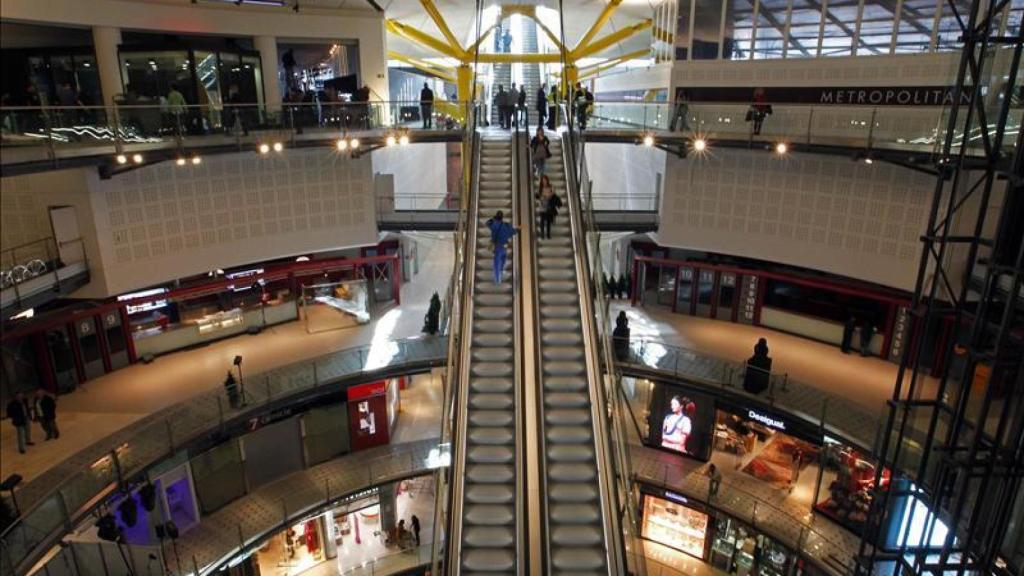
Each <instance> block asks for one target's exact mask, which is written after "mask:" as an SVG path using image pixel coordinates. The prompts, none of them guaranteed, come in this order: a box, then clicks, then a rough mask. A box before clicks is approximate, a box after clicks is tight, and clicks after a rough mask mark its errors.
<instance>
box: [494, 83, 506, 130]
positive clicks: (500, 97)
mask: <svg viewBox="0 0 1024 576" xmlns="http://www.w3.org/2000/svg"><path fill="white" fill-rule="evenodd" d="M506 96H507V94H505V87H504V86H503V85H501V84H498V92H497V93H496V94H495V95H494V107H495V108H496V109H497V110H498V126H500V127H501V128H508V126H505V103H506Z"/></svg>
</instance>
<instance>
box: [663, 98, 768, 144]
mask: <svg viewBox="0 0 1024 576" xmlns="http://www.w3.org/2000/svg"><path fill="white" fill-rule="evenodd" d="M772 112H773V110H772V105H771V104H769V103H768V96H767V94H766V93H765V91H764V88H756V89H754V95H753V99H752V102H751V103H750V108H748V109H747V113H746V116H745V118H744V120H746V121H747V122H750V123H752V126H751V134H752V135H754V136H758V135H760V134H761V126H762V125H763V124H764V120H765V118H767V117H768V116H770V115H771V114H772ZM668 129H669V131H670V132H676V131H681V132H689V131H690V94H689V92H687V91H686V90H676V98H675V102H673V106H672V119H671V120H670V121H669V124H668Z"/></svg>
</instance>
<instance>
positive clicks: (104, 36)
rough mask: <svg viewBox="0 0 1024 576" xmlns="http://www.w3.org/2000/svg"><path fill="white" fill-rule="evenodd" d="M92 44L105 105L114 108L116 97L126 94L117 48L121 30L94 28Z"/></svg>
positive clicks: (103, 27)
mask: <svg viewBox="0 0 1024 576" xmlns="http://www.w3.org/2000/svg"><path fill="white" fill-rule="evenodd" d="M92 43H93V48H94V50H95V51H96V68H97V72H99V75H100V92H102V93H103V104H104V105H106V106H113V105H114V96H116V95H118V94H121V93H122V92H124V86H123V85H122V84H121V63H120V62H119V61H118V58H117V47H118V46H119V45H120V44H121V29H120V28H113V27H110V26H94V27H93V29H92Z"/></svg>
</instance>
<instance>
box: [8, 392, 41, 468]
mask: <svg viewBox="0 0 1024 576" xmlns="http://www.w3.org/2000/svg"><path fill="white" fill-rule="evenodd" d="M7 417H8V418H10V420H11V426H14V429H15V430H16V431H17V433H18V452H21V453H22V454H24V453H25V447H26V446H35V442H32V419H31V417H30V414H29V410H28V402H26V401H25V395H24V394H22V393H21V392H18V393H16V394H15V395H14V398H13V399H12V400H11V401H10V402H8V403H7Z"/></svg>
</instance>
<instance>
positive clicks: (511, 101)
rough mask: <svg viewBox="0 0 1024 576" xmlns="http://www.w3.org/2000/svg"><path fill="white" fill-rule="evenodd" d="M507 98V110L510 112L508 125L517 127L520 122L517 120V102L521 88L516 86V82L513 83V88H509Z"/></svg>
mask: <svg viewBox="0 0 1024 576" xmlns="http://www.w3.org/2000/svg"><path fill="white" fill-rule="evenodd" d="M506 98H507V100H506V106H507V107H506V109H505V110H506V111H507V112H508V127H509V128H515V127H516V126H519V123H518V122H516V104H517V103H518V102H519V89H518V88H516V83H515V82H513V83H512V89H511V90H509V92H508V95H507V96H506Z"/></svg>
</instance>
